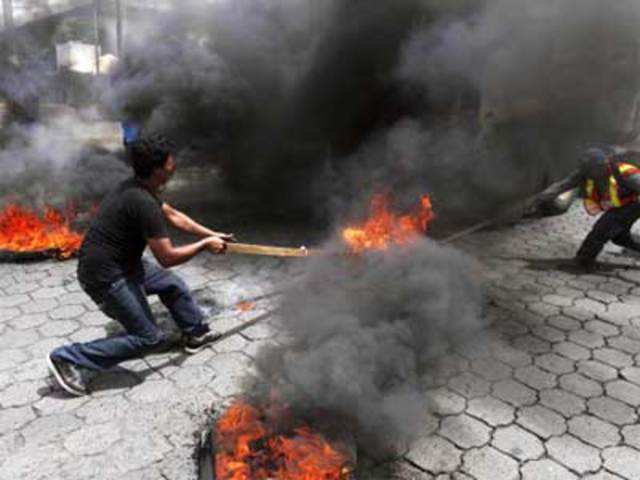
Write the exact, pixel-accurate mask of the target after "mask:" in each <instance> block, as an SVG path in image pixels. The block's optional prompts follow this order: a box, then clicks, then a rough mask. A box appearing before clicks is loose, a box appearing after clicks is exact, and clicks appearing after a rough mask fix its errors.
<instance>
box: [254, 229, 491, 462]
mask: <svg viewBox="0 0 640 480" xmlns="http://www.w3.org/2000/svg"><path fill="white" fill-rule="evenodd" d="M343 249H344V247H343V245H342V244H341V242H334V243H332V244H330V245H327V246H326V250H325V254H324V255H322V256H321V257H318V258H315V259H313V260H311V263H310V265H309V266H308V268H307V270H306V271H307V275H306V277H305V279H304V281H303V282H300V284H299V285H297V286H296V287H295V288H293V289H291V290H290V291H289V292H287V294H286V295H285V298H284V300H283V304H282V311H281V314H280V315H279V320H278V321H277V322H276V325H275V326H276V329H277V330H278V331H279V333H280V334H283V335H284V337H285V338H287V342H286V346H282V347H277V346H276V347H267V348H265V349H263V350H262V351H261V352H260V354H259V357H258V359H257V365H258V373H259V380H258V381H257V385H259V386H262V387H263V388H264V386H265V385H266V387H267V389H269V390H274V391H277V392H278V393H279V396H280V397H281V398H283V399H284V400H285V401H286V402H287V404H289V405H290V406H291V408H292V409H293V410H294V411H299V412H301V415H305V414H306V415H308V413H309V412H310V411H316V410H317V411H319V412H322V413H321V416H320V421H321V422H322V421H325V422H327V421H329V422H330V421H331V419H342V420H341V421H343V422H346V423H343V424H342V429H343V430H347V431H349V432H351V433H353V434H354V438H355V441H356V443H357V445H358V446H359V447H360V448H361V451H362V452H365V453H367V454H370V455H382V454H389V453H398V452H399V451H402V449H403V448H406V447H407V445H408V443H409V442H410V441H411V440H412V439H413V438H414V437H415V435H417V434H419V433H420V432H421V429H422V428H423V427H424V425H425V424H426V423H425V422H426V420H425V416H426V415H427V413H428V406H427V404H426V400H427V396H426V395H425V393H424V383H425V377H428V375H429V369H428V368H427V365H428V362H429V360H432V359H433V357H434V356H435V355H438V354H441V353H442V352H443V349H444V350H446V345H451V344H453V343H456V342H460V341H462V340H465V339H467V338H474V337H475V338H476V339H478V332H479V331H480V328H481V327H482V321H481V320H480V318H481V311H480V310H481V289H480V287H479V285H478V283H477V282H476V281H475V280H474V273H473V269H474V264H473V262H472V261H471V260H470V259H469V258H468V257H466V256H465V255H463V254H461V253H460V252H458V251H456V250H454V249H452V248H449V247H443V246H440V245H438V244H436V243H435V242H432V241H428V240H422V241H419V242H417V243H416V244H414V245H412V246H410V247H408V248H397V249H391V250H390V251H387V252H377V253H376V252H370V253H367V254H365V255H363V256H356V257H353V256H345V255H344V251H343Z"/></svg>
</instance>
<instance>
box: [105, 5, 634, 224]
mask: <svg viewBox="0 0 640 480" xmlns="http://www.w3.org/2000/svg"><path fill="white" fill-rule="evenodd" d="M317 4H318V2H311V1H303V0H297V1H294V0H281V1H276V2H266V1H259V0H242V1H235V2H218V3H216V4H213V5H206V6H202V5H194V4H190V3H187V4H185V3H183V2H181V3H180V4H179V5H177V6H176V8H175V9H174V10H172V11H169V12H165V13H163V14H158V16H151V15H152V14H147V15H148V16H147V17H145V16H142V17H141V18H138V20H137V21H136V20H131V21H132V22H133V23H132V24H133V25H134V26H133V27H132V28H130V29H129V30H130V31H132V32H134V33H135V35H134V34H133V33H132V34H131V37H132V38H130V39H128V43H127V45H128V47H127V56H126V58H125V59H124V61H123V62H122V64H121V68H120V70H119V71H118V72H117V73H116V74H115V75H114V76H113V78H112V88H111V89H110V91H109V92H108V94H106V95H105V96H104V99H105V102H106V103H107V105H109V106H110V108H112V110H113V112H114V115H116V116H117V117H119V118H133V119H136V120H138V121H140V122H142V123H143V124H144V125H145V127H146V128H148V129H150V130H158V129H159V130H165V131H169V132H172V134H173V135H174V136H175V137H176V138H178V139H179V140H181V141H182V143H183V145H184V146H185V147H188V148H187V151H188V152H189V153H190V156H191V157H192V158H195V159H196V161H201V162H210V164H211V165H212V168H213V167H214V166H215V167H218V168H221V169H222V172H223V173H224V175H225V179H226V181H227V183H228V185H229V186H231V187H232V188H233V190H234V191H235V194H236V195H238V196H239V197H243V198H249V199H253V200H254V206H255V207H256V208H262V209H264V211H265V212H267V213H269V214H270V215H272V216H276V215H278V214H279V213H289V214H296V213H298V214H306V215H308V214H315V217H314V218H315V219H317V218H324V219H331V218H333V213H334V212H335V210H334V208H333V207H332V205H333V204H334V203H338V204H344V203H352V201H353V200H356V201H357V202H360V203H366V201H367V198H366V195H368V194H369V191H366V192H363V193H362V194H361V193H360V190H361V189H360V185H361V184H363V183H371V182H372V180H371V178H370V177H369V175H368V174H369V172H371V171H373V175H372V176H373V177H376V178H383V177H389V178H390V179H391V180H390V182H389V183H393V182H394V180H395V177H393V175H392V174H393V173H395V172H396V171H397V170H398V166H397V164H396V163H397V160H396V158H395V157H394V155H392V153H393V152H392V151H386V150H384V149H385V148H386V143H388V142H385V141H384V140H381V139H384V138H385V137H387V138H391V139H393V138H395V137H397V136H398V135H399V134H398V132H399V131H400V130H401V129H403V128H404V127H408V131H407V132H406V134H405V135H406V136H408V137H410V136H412V135H413V134H417V135H419V136H421V137H425V138H428V140H420V139H419V140H417V141H415V142H413V144H414V145H415V146H416V148H417V149H416V150H415V151H414V152H412V153H411V154H410V155H409V156H410V157H412V158H413V159H414V160H413V164H412V165H411V166H410V168H409V170H411V171H412V172H417V175H416V176H415V180H414V182H413V185H412V187H411V188H410V190H411V191H412V192H411V194H412V195H413V190H430V191H432V192H433V193H435V194H436V196H437V197H438V198H440V199H441V200H440V203H439V204H438V205H437V207H438V208H439V209H440V210H441V211H442V212H443V213H444V214H445V215H446V217H447V218H455V217H458V218H462V219H465V218H466V219H469V218H473V217H477V216H480V215H486V214H490V213H491V212H492V209H493V208H494V207H496V206H500V205H503V204H505V203H509V202H512V201H514V200H517V199H518V198H522V197H524V196H526V194H530V193H533V192H534V191H536V190H539V189H540V188H542V187H543V186H544V185H545V184H546V183H548V182H549V181H551V180H553V179H554V178H557V177H559V176H561V175H563V174H565V173H567V171H568V170H570V169H571V167H572V165H573V162H574V159H575V157H576V155H577V153H578V149H579V147H580V145H581V144H583V143H585V142H590V141H608V142H618V143H619V142H625V141H629V140H631V139H632V138H633V137H634V136H635V135H637V134H638V132H639V130H640V123H639V122H638V118H640V116H638V115H637V111H638V109H637V105H636V103H635V99H636V97H637V90H638V87H637V85H638V78H640V71H639V68H638V62H637V58H635V57H633V58H632V55H633V52H635V50H634V49H633V48H631V47H629V46H630V45H633V44H634V42H637V34H636V33H635V30H636V29H634V28H633V21H632V20H633V19H634V18H635V19H637V18H639V12H638V11H639V10H640V9H639V8H638V6H637V3H635V2H631V1H624V2H617V3H616V8H608V4H607V3H606V2H604V1H603V0H588V1H587V2H577V1H576V0H564V1H561V2H555V1H553V2H552V1H550V0H549V1H547V0H543V1H540V2H530V1H527V0H518V1H515V2H514V1H504V0H488V1H485V2H455V3H452V4H450V5H449V4H443V3H441V2H430V1H426V0H406V1H402V2H387V1H380V2H371V1H353V0H351V1H342V0H333V1H329V2H322V3H321V5H317ZM136 22H137V23H136ZM380 148H381V149H382V150H379V149H380ZM365 155H366V156H368V157H375V158H376V161H373V160H369V161H368V164H369V165H368V167H369V169H368V170H367V171H364V172H363V171H360V172H357V173H356V174H355V176H350V175H351V173H350V172H353V171H354V170H355V169H354V168H353V166H354V165H355V164H359V163H362V161H361V159H362V157H363V156H365ZM403 161H404V159H401V160H399V162H400V163H402V162H403ZM365 163H367V161H365ZM336 176H337V177H339V178H340V179H341V181H340V183H341V184H347V183H349V184H350V185H348V186H346V185H345V188H342V191H336V188H334V187H335V182H334V178H335V177H336ZM450 182H453V184H454V185H455V189H456V196H455V199H454V200H453V201H450V200H449V198H450V197H452V195H451V193H450V191H451V190H452V184H451V183H450ZM458 186H461V187H462V188H461V189H460V188H458ZM365 190H366V189H365ZM365 193H366V194H365ZM395 193H396V195H400V196H401V195H403V192H395ZM442 217H443V216H441V218H442Z"/></svg>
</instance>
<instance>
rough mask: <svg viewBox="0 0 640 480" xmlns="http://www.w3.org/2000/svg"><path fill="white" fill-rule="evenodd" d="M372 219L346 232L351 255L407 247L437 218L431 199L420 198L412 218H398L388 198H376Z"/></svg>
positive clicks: (371, 209) (344, 236) (346, 240)
mask: <svg viewBox="0 0 640 480" xmlns="http://www.w3.org/2000/svg"><path fill="white" fill-rule="evenodd" d="M370 211H371V216H370V218H369V219H368V220H367V221H366V222H364V223H363V224H362V225H360V226H357V227H350V228H345V229H344V230H343V231H342V238H343V239H344V241H345V242H346V243H347V245H348V246H349V248H350V250H351V252H353V253H362V252H363V251H365V250H387V249H388V248H389V246H390V245H393V244H395V245H407V244H409V243H411V242H413V241H414V240H415V239H416V238H417V237H418V236H419V235H420V234H422V233H426V231H427V228H428V227H429V223H430V222H431V221H432V220H433V219H434V218H435V214H434V212H433V207H432V205H431V199H430V197H429V196H428V195H424V196H422V197H421V198H420V203H419V205H418V207H417V208H416V210H415V211H414V212H413V213H411V214H408V215H402V216H399V215H396V214H394V213H393V212H391V210H390V209H389V197H388V196H387V195H375V196H374V197H373V199H372V200H371V204H370Z"/></svg>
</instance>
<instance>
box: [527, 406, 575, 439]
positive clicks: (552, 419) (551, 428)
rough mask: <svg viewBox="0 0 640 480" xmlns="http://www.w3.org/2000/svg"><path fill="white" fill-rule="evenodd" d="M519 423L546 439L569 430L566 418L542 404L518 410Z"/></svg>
mask: <svg viewBox="0 0 640 480" xmlns="http://www.w3.org/2000/svg"><path fill="white" fill-rule="evenodd" d="M517 423H518V424H520V425H521V426H523V427H524V428H526V429H527V430H530V431H531V432H533V433H535V434H537V435H539V436H540V437H542V438H545V439H546V438H549V437H551V436H553V435H562V434H563V433H564V432H566V431H567V425H566V424H565V421H564V418H562V417H561V416H560V415H559V414H557V413H555V412H554V411H552V410H549V409H548V408H546V407H543V406H540V405H535V406H533V407H524V408H522V409H521V410H520V411H519V412H518V419H517Z"/></svg>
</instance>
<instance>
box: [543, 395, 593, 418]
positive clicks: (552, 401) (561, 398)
mask: <svg viewBox="0 0 640 480" xmlns="http://www.w3.org/2000/svg"><path fill="white" fill-rule="evenodd" d="M540 403H541V404H542V405H544V406H546V407H549V408H550V409H552V410H555V411H556V412H558V413H560V414H562V415H563V416H564V417H567V418H569V417H573V416H575V415H578V414H579V413H582V412H584V411H585V410H586V409H587V407H586V404H585V401H584V399H583V398H581V397H578V396H577V395H574V394H572V393H569V392H567V391H565V390H560V389H551V390H543V391H542V392H540Z"/></svg>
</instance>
